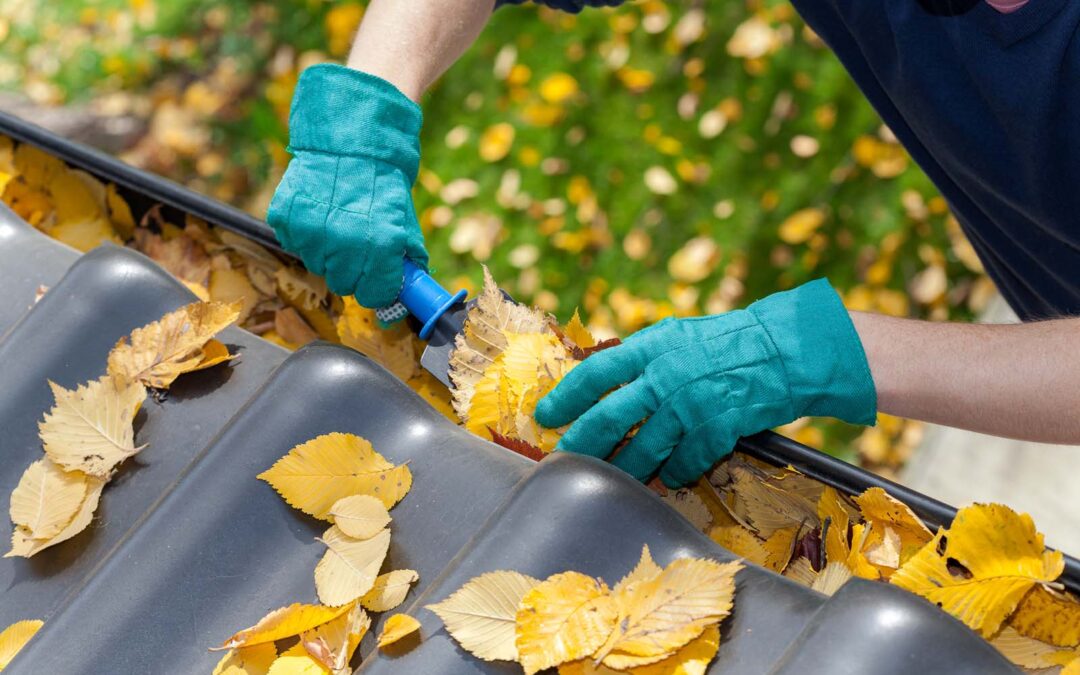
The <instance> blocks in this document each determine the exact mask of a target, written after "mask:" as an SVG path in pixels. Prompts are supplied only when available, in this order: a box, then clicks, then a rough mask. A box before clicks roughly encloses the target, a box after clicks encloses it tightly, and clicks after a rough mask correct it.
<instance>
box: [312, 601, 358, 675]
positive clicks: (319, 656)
mask: <svg viewBox="0 0 1080 675" xmlns="http://www.w3.org/2000/svg"><path fill="white" fill-rule="evenodd" d="M370 627H371V617H369V616H368V614H367V612H365V611H364V609H363V608H362V607H361V606H360V605H358V604H357V605H353V607H352V609H350V610H349V611H348V612H346V613H345V614H342V615H341V616H339V617H338V618H336V619H334V620H332V621H328V622H327V623H324V624H323V625H321V626H318V627H317V628H313V629H311V630H309V631H305V632H303V633H301V635H300V644H301V645H302V646H303V648H304V651H306V652H307V653H308V655H309V656H311V657H312V658H313V659H315V660H316V661H318V662H319V663H320V664H322V665H323V666H324V667H325V668H327V669H329V670H330V671H331V672H332V673H334V675H338V674H339V673H340V674H341V675H351V673H352V670H351V669H349V661H350V660H351V659H352V657H353V654H354V653H355V652H356V648H357V647H358V646H359V645H360V640H362V639H363V637H364V635H365V634H366V633H367V631H368V629H369V628H370Z"/></svg>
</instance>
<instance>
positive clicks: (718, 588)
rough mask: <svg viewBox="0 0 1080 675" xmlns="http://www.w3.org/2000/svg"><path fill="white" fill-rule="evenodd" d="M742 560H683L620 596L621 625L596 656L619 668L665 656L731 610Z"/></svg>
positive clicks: (606, 663) (605, 662)
mask: <svg viewBox="0 0 1080 675" xmlns="http://www.w3.org/2000/svg"><path fill="white" fill-rule="evenodd" d="M740 569H742V565H741V564H740V563H738V562H730V563H726V564H720V563H717V562H714V561H711V560H702V559H697V558H683V559H680V560H676V561H674V562H672V563H671V564H670V565H668V566H667V567H666V568H664V571H663V572H661V573H660V574H659V575H658V576H656V577H654V578H653V579H650V580H648V581H644V582H640V583H637V584H632V585H631V586H630V587H628V588H627V589H626V590H625V591H624V592H623V593H621V594H620V595H619V596H618V607H619V619H618V626H617V628H616V629H615V630H614V632H613V633H612V634H611V636H610V638H608V640H607V641H606V643H605V644H604V645H603V648H602V649H600V650H599V651H598V652H597V653H596V654H595V658H596V659H598V660H602V661H603V662H604V665H606V666H608V667H609V668H615V669H616V670H625V669H626V668H635V667H639V666H644V665H649V664H650V663H655V662H657V661H660V660H663V659H664V658H666V657H668V656H670V655H671V654H672V653H673V652H675V651H676V650H678V649H679V648H681V647H683V646H684V645H686V644H687V643H689V642H690V641H691V640H693V639H694V638H696V637H698V636H699V635H701V633H702V632H703V631H704V630H705V628H706V627H708V626H709V625H710V624H715V623H717V622H719V621H720V620H721V619H723V618H724V617H726V616H727V615H728V614H729V613H730V612H731V607H732V603H733V599H734V596H735V573H736V572H738V571H739V570H740Z"/></svg>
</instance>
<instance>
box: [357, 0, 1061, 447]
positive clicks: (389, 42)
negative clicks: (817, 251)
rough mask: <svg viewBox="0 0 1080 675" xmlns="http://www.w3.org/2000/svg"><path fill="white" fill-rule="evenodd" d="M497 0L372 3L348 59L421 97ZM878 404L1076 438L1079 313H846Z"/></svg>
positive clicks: (1001, 432) (1034, 437)
mask: <svg viewBox="0 0 1080 675" xmlns="http://www.w3.org/2000/svg"><path fill="white" fill-rule="evenodd" d="M493 4H494V3H493V0H407V1H402V0H372V2H371V3H370V5H369V6H368V9H367V12H366V14H365V15H364V20H363V22H362V24H361V26H360V29H359V31H358V32H357V36H356V40H355V42H354V44H353V48H352V52H351V54H350V56H349V60H348V64H347V65H348V66H349V67H351V68H355V69H357V70H362V71H364V72H367V73H370V74H373V75H377V76H378V77H381V78H383V79H384V80H387V81H389V82H391V83H392V84H394V85H395V86H397V87H398V89H400V90H401V91H402V92H403V93H404V94H405V95H406V96H408V97H409V98H411V99H413V100H414V101H419V100H420V97H421V96H422V95H423V93H424V91H426V90H427V88H428V87H429V86H431V84H432V83H433V82H434V81H435V80H436V79H438V78H439V77H440V76H441V75H442V74H443V73H444V72H446V70H447V69H448V68H449V67H450V66H451V65H453V63H454V61H456V60H457V59H458V57H460V56H461V54H462V53H463V52H464V51H465V50H466V49H467V48H468V47H469V46H470V45H471V44H472V43H473V42H474V41H475V40H476V38H477V36H478V35H479V34H480V32H481V31H482V30H483V28H484V25H485V24H486V23H487V21H488V18H489V17H490V16H491V12H492V8H493ZM851 317H852V320H853V322H854V323H855V328H856V330H857V331H858V333H859V337H860V339H861V340H862V343H863V347H864V349H865V350H866V355H867V359H868V361H869V363H870V370H871V372H872V374H873V377H874V383H875V386H876V388H877V393H878V409H879V410H881V411H882V412H886V413H889V414H892V415H898V416H901V417H907V418H911V419H919V420H925V421H928V422H935V423H938V424H944V425H948V426H953V427H959V428H963V429H970V430H972V431H978V432H982V433H987V434H993V435H997V436H1006V437H1011V438H1018V439H1023V440H1030V441H1040V442H1048V443H1065V444H1080V415H1078V414H1077V411H1078V410H1080V386H1077V383H1078V382H1080V319H1061V320H1056V321H1044V322H1037V323H1029V324H1023V325H1007V326H1002V325H969V324H948V323H931V322H925V321H914V320H907V319H896V318H892V317H887V316H882V315H877V314H866V313H861V312H852V313H851Z"/></svg>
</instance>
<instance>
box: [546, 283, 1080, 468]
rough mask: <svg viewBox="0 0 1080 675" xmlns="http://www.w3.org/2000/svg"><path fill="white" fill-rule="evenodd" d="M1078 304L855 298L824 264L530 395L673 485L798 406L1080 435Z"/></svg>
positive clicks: (632, 464)
mask: <svg viewBox="0 0 1080 675" xmlns="http://www.w3.org/2000/svg"><path fill="white" fill-rule="evenodd" d="M1078 329H1080V319H1068V320H1060V321H1047V322H1043V323H1035V324H1025V325H1020V326H971V325H962V324H934V323H928V322H921V321H911V320H902V319H893V318H890V317H884V316H880V315H872V314H862V313H857V312H852V313H849V312H848V311H847V310H846V309H845V308H844V307H843V304H842V303H841V301H840V298H839V296H838V295H837V294H836V292H835V291H834V290H833V289H832V288H831V287H829V285H828V284H827V283H826V282H825V281H824V280H818V281H815V282H811V283H810V284H806V285H804V286H800V287H799V288H796V289H794V290H791V291H785V292H782V293H776V294H773V295H771V296H768V297H766V298H764V299H762V300H759V301H758V302H755V303H754V304H752V305H750V306H749V307H748V308H747V309H745V310H737V311H734V312H728V313H726V314H720V315H716V316H707V317H698V318H694V319H677V320H671V319H669V320H666V321H663V322H660V323H659V324H656V325H654V326H651V327H649V328H646V329H645V330H643V331H639V332H638V333H636V334H634V335H632V336H630V337H629V338H628V339H627V340H626V342H624V343H623V344H622V345H620V346H618V347H614V348H612V349H608V350H605V351H602V352H599V353H597V354H595V355H593V356H590V357H589V358H588V359H586V360H585V361H583V362H582V363H581V364H579V365H578V366H577V367H575V368H574V369H573V370H572V371H570V373H569V374H568V375H567V376H566V377H565V378H564V379H563V380H562V382H560V383H559V385H558V386H557V387H556V388H555V389H554V391H552V392H551V393H550V394H548V396H547V397H545V398H544V399H543V400H541V401H540V404H539V405H538V406H537V409H536V419H537V420H538V421H539V422H540V423H541V424H543V425H545V426H549V427H550V426H561V425H565V424H570V427H569V429H568V430H567V431H566V433H565V434H564V435H563V437H562V440H561V441H560V443H559V449H561V450H566V451H570V452H576V453H580V454H588V455H593V456H595V457H608V456H609V455H611V453H612V450H613V449H614V447H615V446H616V444H618V443H619V441H620V440H622V439H623V438H624V437H625V436H626V435H627V434H628V433H629V432H630V430H631V429H632V428H633V427H635V426H636V425H637V424H638V423H639V422H643V423H642V424H641V426H640V428H639V429H638V430H637V432H636V434H635V435H634V436H633V438H631V439H630V441H629V442H628V443H627V444H626V445H625V447H624V448H623V449H622V450H621V451H620V452H619V453H618V454H617V455H616V456H615V457H614V458H613V459H612V462H613V463H614V464H615V465H616V466H619V467H620V468H622V469H624V470H626V471H627V472H628V473H630V474H632V475H634V476H635V477H636V478H639V479H642V480H644V479H647V478H648V477H649V476H651V475H652V474H654V473H656V472H657V471H659V475H660V478H661V479H662V480H663V481H664V483H666V484H667V485H668V486H669V487H675V486H678V485H682V484H685V483H688V482H690V481H693V480H695V479H696V478H697V477H698V476H700V475H701V474H702V473H703V472H704V471H706V470H708V468H709V467H710V466H712V465H713V464H714V463H715V462H716V461H717V460H719V459H720V458H721V457H723V456H724V455H726V454H727V453H729V452H730V451H731V449H732V448H733V447H734V445H735V442H736V440H737V439H738V438H739V437H740V436H747V435H750V434H753V433H756V432H758V431H762V430H764V429H769V428H772V427H775V426H779V425H782V424H786V423H788V422H791V421H793V420H795V419H797V418H799V417H804V416H828V417H836V418H839V419H842V420H845V421H847V422H851V423H855V424H873V423H874V419H875V416H876V413H877V411H878V409H880V410H883V411H885V412H889V413H892V414H896V415H901V416H905V417H913V418H916V419H923V420H928V421H933V422H939V423H942V424H947V425H951V426H959V427H965V428H969V429H975V430H978V431H984V432H987V433H993V434H998V435H1005V436H1013V437H1018V438H1025V439H1030V440H1037V441H1056V442H1062V443H1070V442H1071V443H1080V423H1078V420H1077V415H1076V410H1078V409H1080V387H1078V386H1077V384H1076V383H1077V382H1080V357H1078V356H1077V354H1078V352H1080V350H1078V349H1077V347H1078V346H1080V345H1078V344H1077V341H1078V337H1077V336H1078V335H1080V333H1078V332H1077V330H1078Z"/></svg>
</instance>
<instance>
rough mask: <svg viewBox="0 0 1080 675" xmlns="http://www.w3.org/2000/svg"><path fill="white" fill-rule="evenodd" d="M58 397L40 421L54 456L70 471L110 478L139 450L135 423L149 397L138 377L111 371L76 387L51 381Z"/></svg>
mask: <svg viewBox="0 0 1080 675" xmlns="http://www.w3.org/2000/svg"><path fill="white" fill-rule="evenodd" d="M49 387H50V388H51V389H52V392H53V398H54V399H55V401H56V403H55V404H54V405H53V407H52V408H51V409H50V410H49V412H47V413H45V418H44V420H42V421H41V422H40V423H39V424H38V434H39V435H40V436H41V442H42V444H43V445H44V447H45V454H46V455H48V457H49V459H51V460H52V461H53V462H55V463H56V464H57V465H59V466H60V467H62V468H64V469H66V470H68V471H83V472H85V473H88V474H90V475H92V476H97V477H98V478H106V479H107V478H108V477H109V475H110V474H111V473H112V470H113V468H114V467H115V466H116V465H117V464H119V463H120V462H122V461H124V460H125V459H127V458H128V457H131V456H132V455H134V454H135V453H137V452H139V450H141V449H142V448H143V446H139V447H136V446H135V430H134V428H133V427H132V423H133V422H134V420H135V413H136V412H138V410H139V406H140V405H142V402H143V399H145V398H146V389H145V388H144V387H143V385H142V384H140V383H138V382H130V381H124V380H121V379H120V378H117V377H112V376H109V375H106V376H104V377H101V378H99V379H97V380H94V381H92V382H88V383H86V384H84V385H80V386H79V387H78V388H77V389H75V390H74V391H71V390H68V389H64V388H63V387H61V386H60V385H58V384H56V383H55V382H51V381H50V382H49Z"/></svg>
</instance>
